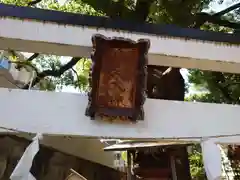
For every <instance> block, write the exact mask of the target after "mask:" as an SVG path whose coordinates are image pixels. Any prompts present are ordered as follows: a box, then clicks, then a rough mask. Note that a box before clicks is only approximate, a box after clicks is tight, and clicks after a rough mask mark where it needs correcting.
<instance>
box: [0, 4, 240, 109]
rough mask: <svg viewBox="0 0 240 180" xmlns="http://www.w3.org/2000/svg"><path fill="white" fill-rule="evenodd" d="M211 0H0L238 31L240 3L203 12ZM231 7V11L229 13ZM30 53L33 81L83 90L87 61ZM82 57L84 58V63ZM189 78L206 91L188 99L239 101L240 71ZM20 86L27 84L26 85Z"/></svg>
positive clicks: (197, 74) (196, 72)
mask: <svg viewBox="0 0 240 180" xmlns="http://www.w3.org/2000/svg"><path fill="white" fill-rule="evenodd" d="M211 1H213V0H136V1H135V0H101V1H99V0H72V1H68V2H67V3H66V4H64V5H63V6H61V5H59V4H58V3H57V2H56V1H53V0H49V1H47V0H32V1H31V0H22V1H19V0H0V2H4V3H10V4H16V5H21V6H37V7H39V8H45V9H54V10H60V11H68V12H76V13H82V14H89V15H96V16H108V17H111V18H117V17H121V18H123V19H127V20H130V21H138V22H145V21H147V22H151V23H167V24H176V25H179V26H182V27H193V28H202V29H207V30H211V31H232V32H233V33H237V32H238V30H239V29H240V25H239V24H238V23H237V22H236V21H237V20H238V19H239V14H240V13H239V11H238V10H236V9H237V8H239V7H240V3H237V4H235V5H234V6H231V7H229V8H227V9H225V10H223V11H221V12H217V13H215V12H210V13H203V12H202V10H203V9H207V8H209V7H208V6H209V3H210V2H211ZM223 1H224V0H221V1H219V3H222V2H223ZM179 7H181V8H179ZM233 10H234V12H233V13H231V12H232V11H233ZM223 27H224V28H223ZM33 56H35V58H36V57H37V58H36V59H35V60H33V59H34V58H29V60H28V61H29V62H32V64H33V65H34V66H36V67H37V69H38V70H37V77H36V79H35V80H34V84H33V85H35V84H38V82H42V81H43V79H44V80H45V81H46V82H47V83H45V85H47V86H43V88H45V89H46V88H47V89H49V90H53V89H55V88H56V87H57V86H60V87H61V86H64V85H73V86H75V87H79V89H80V90H82V91H84V90H86V88H87V85H88V82H87V74H88V71H89V68H90V61H87V60H85V59H83V58H81V57H79V58H76V57H73V58H72V59H71V60H70V61H69V62H67V63H66V64H65V65H63V64H62V63H61V62H60V60H59V58H58V57H56V56H45V55H38V54H34V55H33ZM85 61H87V64H86V66H85V63H84V62H85ZM74 66H75V67H74ZM73 67H74V68H73ZM81 67H84V68H81ZM74 74H77V76H76V75H75V76H74ZM59 77H61V78H60V79H59ZM189 81H190V83H192V84H194V86H195V87H196V88H198V87H200V86H201V87H202V88H204V89H205V90H206V91H207V92H206V93H204V94H202V95H201V96H197V95H195V96H192V97H190V98H189V99H190V100H197V101H204V102H217V103H231V104H238V103H239V102H240V99H239V97H240V88H239V84H240V83H239V82H240V77H239V75H234V74H229V73H220V72H203V71H200V70H190V75H189ZM43 84H44V83H43ZM23 88H28V85H27V86H25V87H23Z"/></svg>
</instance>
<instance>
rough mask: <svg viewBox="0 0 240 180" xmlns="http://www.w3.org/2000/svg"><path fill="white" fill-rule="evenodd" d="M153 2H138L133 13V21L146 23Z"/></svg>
mask: <svg viewBox="0 0 240 180" xmlns="http://www.w3.org/2000/svg"><path fill="white" fill-rule="evenodd" d="M153 2H154V0H138V1H137V3H136V7H135V11H134V17H135V19H136V20H138V21H142V22H144V21H146V19H147V17H148V15H149V11H150V7H151V5H152V3H153Z"/></svg>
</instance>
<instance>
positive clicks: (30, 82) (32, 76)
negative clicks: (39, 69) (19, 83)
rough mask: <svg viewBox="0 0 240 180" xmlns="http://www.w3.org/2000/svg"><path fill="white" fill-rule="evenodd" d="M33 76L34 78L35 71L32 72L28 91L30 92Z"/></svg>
mask: <svg viewBox="0 0 240 180" xmlns="http://www.w3.org/2000/svg"><path fill="white" fill-rule="evenodd" d="M34 76H35V71H34V70H33V71H32V76H31V80H30V84H29V87H28V90H31V88H32V83H33V79H34Z"/></svg>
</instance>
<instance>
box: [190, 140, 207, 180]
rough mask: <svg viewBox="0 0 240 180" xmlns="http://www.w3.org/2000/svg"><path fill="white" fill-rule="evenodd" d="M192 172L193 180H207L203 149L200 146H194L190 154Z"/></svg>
mask: <svg viewBox="0 0 240 180" xmlns="http://www.w3.org/2000/svg"><path fill="white" fill-rule="evenodd" d="M189 161H190V172H191V175H192V177H193V180H207V178H206V175H205V171H204V168H203V160H202V153H201V147H200V145H199V144H195V145H193V146H192V151H191V152H190V154H189Z"/></svg>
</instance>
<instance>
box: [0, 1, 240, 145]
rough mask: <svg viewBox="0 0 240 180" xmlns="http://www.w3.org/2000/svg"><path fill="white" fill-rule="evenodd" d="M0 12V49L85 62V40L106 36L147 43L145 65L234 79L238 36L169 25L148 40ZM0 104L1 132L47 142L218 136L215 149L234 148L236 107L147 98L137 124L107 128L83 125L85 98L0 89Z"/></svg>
mask: <svg viewBox="0 0 240 180" xmlns="http://www.w3.org/2000/svg"><path fill="white" fill-rule="evenodd" d="M0 6H1V8H2V7H3V6H4V8H6V9H7V10H5V11H3V12H2V13H1V12H0V24H1V28H0V49H5V50H7V49H15V50H19V51H25V52H40V53H45V54H48V53H49V54H56V55H63V56H67V55H68V56H81V57H89V56H90V52H91V46H92V43H91V36H92V35H93V34H96V33H100V34H103V35H105V36H108V37H112V36H121V37H127V38H130V39H133V40H137V39H140V38H147V39H150V41H151V48H150V50H149V64H152V65H164V66H173V67H183V68H198V69H202V70H211V71H222V72H230V73H240V59H239V57H240V47H239V43H240V37H239V36H236V35H231V34H224V33H214V32H205V31H200V30H194V29H182V28H176V27H170V30H171V28H173V31H174V33H175V34H176V35H174V33H172V34H171V33H170V35H166V33H165V34H164V33H163V34H162V35H161V33H160V34H157V33H153V34H152V35H149V34H146V33H144V32H137V31H135V32H131V33H130V32H126V31H121V30H118V31H116V30H112V29H109V28H107V29H103V28H99V27H95V28H94V27H92V26H91V27H83V26H80V25H79V24H77V25H73V24H70V25H69V24H68V25H64V24H61V22H60V23H59V21H57V23H58V24H57V23H53V21H54V20H55V19H54V18H55V17H58V16H60V15H61V16H64V17H65V19H68V18H70V17H72V18H73V17H77V16H79V19H81V18H82V16H81V15H76V14H69V13H68V14H64V15H63V13H62V14H61V12H54V11H46V10H39V9H35V10H34V11H38V14H39V13H40V12H41V13H42V14H43V13H45V15H46V16H49V20H48V19H45V20H42V21H41V20H40V19H39V18H40V15H39V16H38V15H37V13H36V14H34V15H32V14H31V12H33V9H32V8H26V7H25V8H22V7H21V8H19V7H14V8H17V9H18V10H16V9H14V11H12V12H11V13H19V12H21V10H22V12H23V11H24V13H22V14H21V13H19V14H18V15H19V16H18V18H16V16H17V15H16V14H14V15H12V16H11V13H10V10H11V8H12V6H8V5H0ZM28 13H29V14H28ZM41 13H40V14H41ZM45 15H44V17H45ZM50 15H51V17H50ZM28 16H29V17H28ZM80 16H81V17H80ZM13 17H14V18H13ZM58 18H59V19H61V18H60V17H58ZM34 19H35V20H37V21H35V20H34ZM63 19H64V18H63ZM82 20H83V19H82ZM151 27H152V26H151ZM188 33H189V34H193V35H191V36H190V37H188V39H183V35H184V34H185V35H186V34H188ZM181 34H182V35H181ZM178 35H179V37H177V36H178ZM227 39H229V40H230V42H229V43H227ZM231 41H232V42H231ZM231 43H232V44H231ZM0 99H1V101H0V109H1V119H0V124H1V126H2V127H6V128H9V129H11V128H13V129H16V130H19V131H25V132H31V133H42V134H46V135H50V136H51V135H57V136H63V135H70V136H84V137H112V138H127V139H130V138H131V139H166V138H167V139H175V140H176V139H178V140H179V139H181V140H183V141H199V139H200V138H202V137H221V138H218V140H217V141H218V142H219V143H230V144H231V143H240V129H239V126H240V121H239V117H240V106H237V105H226V104H213V103H212V104H210V103H196V102H179V101H166V100H153V99H147V101H146V103H145V105H144V109H145V114H146V115H145V120H144V121H139V122H137V123H136V124H115V123H114V124H109V123H106V122H100V121H91V120H90V119H89V117H86V116H85V114H84V112H85V108H86V106H87V102H88V100H87V96H85V95H80V94H70V93H57V92H40V91H24V90H10V89H0ZM233 135H235V136H234V137H231V136H233Z"/></svg>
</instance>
